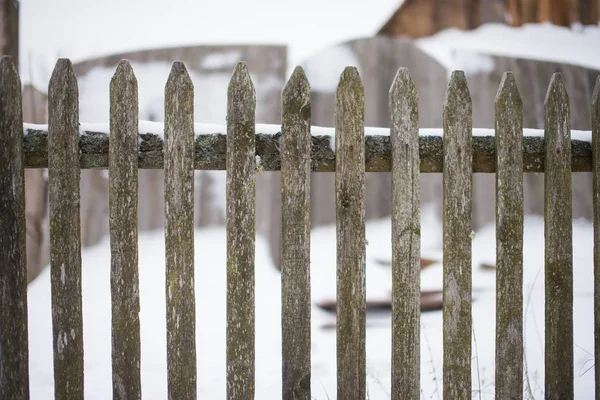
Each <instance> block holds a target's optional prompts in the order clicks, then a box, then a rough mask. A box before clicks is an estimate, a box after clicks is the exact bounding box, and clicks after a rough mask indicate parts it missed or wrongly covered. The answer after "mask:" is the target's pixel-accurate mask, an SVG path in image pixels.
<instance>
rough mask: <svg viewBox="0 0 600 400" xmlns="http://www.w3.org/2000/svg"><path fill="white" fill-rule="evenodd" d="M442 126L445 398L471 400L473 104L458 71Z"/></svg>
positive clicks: (446, 99) (452, 81)
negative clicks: (468, 399) (469, 399)
mask: <svg viewBox="0 0 600 400" xmlns="http://www.w3.org/2000/svg"><path fill="white" fill-rule="evenodd" d="M443 120H444V122H443V125H444V177H443V181H444V201H443V203H444V213H443V219H444V220H443V231H444V233H443V237H444V239H443V240H444V244H443V249H444V260H443V270H444V273H443V274H444V285H443V286H444V310H443V318H444V324H443V325H444V334H443V336H444V339H443V343H444V362H443V365H444V367H443V368H444V369H443V384H444V399H467V398H470V397H471V326H472V325H471V322H472V321H471V230H472V225H471V193H472V189H471V184H472V176H471V159H472V154H471V151H472V148H471V130H472V123H473V122H472V105H471V96H470V94H469V88H468V87H467V80H466V79H465V75H464V73H463V72H462V71H454V72H453V73H452V76H451V78H450V83H449V85H448V90H447V92H446V98H445V99H444V111H443Z"/></svg>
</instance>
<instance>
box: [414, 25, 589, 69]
mask: <svg viewBox="0 0 600 400" xmlns="http://www.w3.org/2000/svg"><path fill="white" fill-rule="evenodd" d="M416 42H417V46H418V47H419V48H420V49H421V50H423V51H424V52H425V53H427V54H429V55H430V56H431V57H433V58H434V59H436V60H437V61H438V62H439V63H440V64H442V65H443V66H444V67H445V68H446V69H447V70H453V69H462V70H465V72H467V73H468V72H470V71H471V72H476V71H473V70H485V69H486V65H490V63H489V62H487V60H486V59H485V58H481V56H482V55H490V56H505V57H514V58H524V59H530V60H542V61H551V62H560V63H565V64H571V65H578V66H582V67H587V68H592V69H600V52H599V51H598V46H599V43H600V27H598V26H585V27H582V26H574V27H573V28H571V29H569V28H565V27H561V26H556V25H552V24H550V23H543V24H526V25H523V26H522V27H519V28H513V27H510V26H507V25H503V24H487V25H482V26H481V27H479V28H477V29H475V30H472V31H460V30H458V29H448V30H445V31H442V32H439V33H437V34H436V35H433V36H431V37H428V38H424V39H419V40H417V41H416ZM477 56H479V57H477ZM491 66H492V67H493V63H492V64H491Z"/></svg>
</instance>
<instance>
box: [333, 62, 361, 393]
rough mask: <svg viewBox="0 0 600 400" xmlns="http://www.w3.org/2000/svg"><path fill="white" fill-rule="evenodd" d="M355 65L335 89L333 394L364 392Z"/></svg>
mask: <svg viewBox="0 0 600 400" xmlns="http://www.w3.org/2000/svg"><path fill="white" fill-rule="evenodd" d="M364 103H365V102H364V88H363V84H362V81H361V79H360V76H359V75H358V70H357V69H356V68H354V67H347V68H346V69H345V70H344V72H343V73H342V76H341V78H340V82H339V85H338V88H337V92H336V113H335V114H336V115H335V139H336V140H335V151H336V166H335V168H336V169H335V186H336V191H335V194H336V196H335V197H336V232H337V397H338V398H339V399H364V398H365V395H366V387H365V380H366V375H365V374H366V370H365V365H366V364H365V363H366V356H365V323H366V289H365V138H364V137H365V129H364V120H365V109H364Z"/></svg>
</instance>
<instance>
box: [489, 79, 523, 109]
mask: <svg viewBox="0 0 600 400" xmlns="http://www.w3.org/2000/svg"><path fill="white" fill-rule="evenodd" d="M494 104H496V106H498V104H504V107H507V106H511V105H512V106H514V107H515V109H516V108H517V107H518V108H520V109H522V108H523V99H522V97H521V92H520V91H519V87H518V86H517V82H516V81H515V75H514V74H513V73H512V72H510V71H509V72H505V73H504V75H502V81H500V87H499V88H498V93H496V98H495V99H494Z"/></svg>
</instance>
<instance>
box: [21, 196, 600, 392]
mask: <svg viewBox="0 0 600 400" xmlns="http://www.w3.org/2000/svg"><path fill="white" fill-rule="evenodd" d="M422 232H423V233H422V254H423V256H424V257H428V258H431V259H434V260H440V259H441V250H440V249H441V225H440V221H438V220H437V219H436V217H434V213H433V212H432V209H431V207H430V206H424V207H423V212H422ZM573 234H574V236H573V246H574V257H573V266H574V318H575V323H574V334H575V340H574V342H575V346H574V360H575V366H574V368H575V370H574V374H575V394H576V398H578V399H586V398H592V397H593V392H594V391H593V387H594V373H593V368H592V369H590V368H591V367H592V366H593V364H594V360H593V356H592V355H591V353H593V263H592V245H593V244H592V240H593V235H592V227H591V224H590V223H589V222H587V221H575V222H574V224H573ZM367 240H368V246H367V297H368V298H369V299H373V300H381V299H388V298H389V296H390V293H391V275H390V268H389V266H386V265H385V264H386V263H385V261H386V260H390V258H391V250H390V248H391V246H390V222H389V219H382V220H375V221H370V222H368V224H367ZM473 240H474V242H473V298H474V301H473V321H474V328H473V329H474V335H473V339H474V340H473V361H472V371H473V386H472V387H473V397H474V398H489V399H491V398H493V393H494V340H495V339H494V338H495V333H494V321H495V294H494V288H495V274H494V272H493V270H492V271H490V270H489V269H487V270H486V269H482V268H481V265H482V264H488V265H490V264H491V265H493V264H494V263H495V260H494V254H495V250H494V241H495V239H494V227H493V226H487V227H485V228H483V229H481V230H480V231H479V232H477V233H476V235H475V237H474V239H473ZM524 240H525V242H524V249H525V254H524V287H523V292H524V315H525V324H524V329H525V334H524V337H525V346H526V360H525V361H526V377H525V379H526V381H525V390H526V398H542V397H543V385H544V383H543V382H544V367H543V365H544V357H543V354H544V353H543V351H544V294H543V293H544V272H543V265H544V262H543V247H544V246H543V221H542V219H541V218H540V217H535V216H527V217H526V218H525V239H524ZM195 251H196V300H197V354H198V391H199V395H200V396H201V397H206V398H210V399H220V398H225V322H226V317H225V300H226V297H225V296H226V293H225V287H226V286H225V284H226V236H225V230H224V229H223V228H214V229H207V230H198V231H196V242H195ZM139 253H140V262H139V269H140V296H141V314H140V319H141V330H142V388H143V393H144V398H146V399H163V398H165V397H166V334H165V329H166V328H165V296H164V295H162V293H164V288H165V273H164V236H163V233H162V232H149V233H148V232H146V233H141V234H140V238H139ZM335 258H336V257H335V227H333V226H328V227H322V228H317V229H314V230H313V232H312V247H311V279H312V299H313V304H315V303H317V302H319V301H322V300H332V299H334V298H335ZM382 261H384V262H383V263H382ZM109 271H110V247H109V242H108V239H105V240H104V241H103V242H101V243H100V244H98V245H97V246H94V247H92V248H88V249H85V250H84V251H83V307H84V308H83V318H84V347H85V350H84V351H85V390H86V398H89V399H106V398H110V396H111V393H112V392H111V390H112V389H111V368H110V363H111V360H110V357H111V356H110V277H109ZM441 278H442V274H441V264H440V263H437V264H435V265H433V266H430V267H428V268H426V269H424V271H423V273H422V276H421V285H422V288H423V289H440V288H441V285H442V284H441V282H442V280H441ZM280 279H281V278H280V274H279V273H278V272H277V271H276V269H275V268H274V266H273V264H272V262H271V260H270V257H269V255H268V248H267V244H266V241H265V240H264V238H262V237H260V236H259V237H258V238H257V249H256V307H257V309H256V328H257V332H256V379H257V382H256V398H258V399H277V398H281V387H280V386H281V323H280V315H281V314H280V309H281V299H280V296H281V292H280V290H281V286H280ZM28 294H29V334H30V338H29V345H30V382H31V398H32V399H49V398H52V396H53V375H52V333H51V310H50V274H49V269H46V270H45V271H44V272H43V273H42V275H40V276H39V277H38V278H37V279H36V280H35V281H34V282H33V283H32V284H31V285H30V286H29V293H28ZM334 325H335V318H334V316H332V315H330V314H328V313H326V312H324V311H322V310H321V309H319V308H318V307H316V306H314V307H313V311H312V392H313V396H314V398H316V399H333V398H335V393H336V367H335V365H336V364H335V329H333V328H332V326H334ZM390 335H391V328H390V313H389V312H378V313H374V314H369V315H368V318H367V374H368V376H367V387H368V391H369V396H370V397H369V398H371V399H387V398H389V397H390V381H391V380H390V354H391V349H390V347H391V346H390V345H391V337H390ZM441 377H442V316H441V312H440V311H434V312H427V313H423V315H422V317H421V385H422V398H426V399H430V398H433V399H436V398H441V389H442V388H441ZM480 395H481V397H480Z"/></svg>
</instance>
